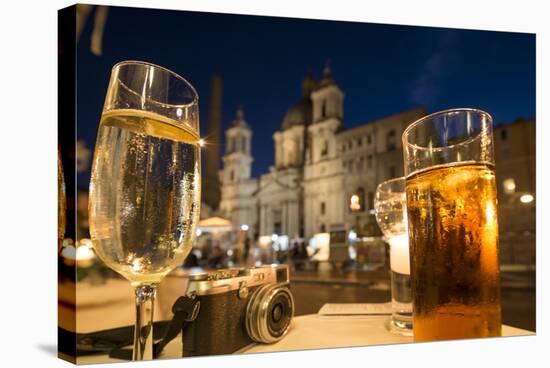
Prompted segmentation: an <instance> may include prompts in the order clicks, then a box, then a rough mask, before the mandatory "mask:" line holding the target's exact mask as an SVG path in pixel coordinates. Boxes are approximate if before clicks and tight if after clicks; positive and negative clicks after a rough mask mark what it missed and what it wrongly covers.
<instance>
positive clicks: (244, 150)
mask: <svg viewBox="0 0 550 368" xmlns="http://www.w3.org/2000/svg"><path fill="white" fill-rule="evenodd" d="M246 148H247V147H246V137H241V152H243V153H248V152H247V149H246Z"/></svg>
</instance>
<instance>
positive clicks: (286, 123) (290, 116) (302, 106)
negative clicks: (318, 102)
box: [281, 97, 313, 130]
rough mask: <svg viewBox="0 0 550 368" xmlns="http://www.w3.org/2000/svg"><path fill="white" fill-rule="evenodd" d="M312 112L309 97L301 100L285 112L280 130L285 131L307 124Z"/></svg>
mask: <svg viewBox="0 0 550 368" xmlns="http://www.w3.org/2000/svg"><path fill="white" fill-rule="evenodd" d="M312 110H313V105H312V103H311V99H310V98H309V97H304V98H302V99H301V100H300V101H299V102H298V103H297V104H295V105H294V106H292V107H291V108H290V109H289V110H288V111H287V112H286V114H285V117H284V119H283V124H282V125H281V129H282V130H287V129H289V128H291V127H293V126H297V125H307V124H309V122H310V121H311V118H312Z"/></svg>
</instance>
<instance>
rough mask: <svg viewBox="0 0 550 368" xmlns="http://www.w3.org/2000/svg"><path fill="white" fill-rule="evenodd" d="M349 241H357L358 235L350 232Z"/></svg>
mask: <svg viewBox="0 0 550 368" xmlns="http://www.w3.org/2000/svg"><path fill="white" fill-rule="evenodd" d="M348 239H349V240H352V241H353V240H355V239H357V233H356V232H355V231H353V230H350V231H349V234H348Z"/></svg>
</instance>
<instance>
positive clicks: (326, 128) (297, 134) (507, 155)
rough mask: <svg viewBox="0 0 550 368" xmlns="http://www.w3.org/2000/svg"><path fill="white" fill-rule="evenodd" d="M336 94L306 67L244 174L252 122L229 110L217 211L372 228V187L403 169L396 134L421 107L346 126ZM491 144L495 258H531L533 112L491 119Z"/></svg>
mask: <svg viewBox="0 0 550 368" xmlns="http://www.w3.org/2000/svg"><path fill="white" fill-rule="evenodd" d="M351 98H353V97H351ZM343 101H344V92H343V91H342V90H341V89H340V87H339V86H338V84H337V82H336V81H335V79H334V77H333V75H332V72H331V70H330V68H329V67H328V66H327V67H325V70H324V72H323V77H322V79H321V80H320V81H316V80H315V79H314V77H313V75H312V74H311V73H309V74H308V75H307V76H306V78H305V79H304V80H303V82H302V95H301V97H300V99H299V100H298V101H297V102H296V104H294V105H293V106H292V107H290V109H289V110H288V111H287V113H286V114H285V116H284V118H283V120H282V123H281V127H280V129H279V130H278V131H276V132H275V133H274V134H273V141H274V146H275V152H274V153H275V154H274V157H275V162H274V165H273V166H271V167H270V170H269V172H268V173H265V174H263V175H261V176H260V177H259V178H252V177H251V165H252V162H253V157H252V156H251V154H250V152H251V150H250V148H251V137H252V131H251V129H250V127H249V126H248V124H247V123H246V122H245V121H244V117H243V113H242V110H239V111H238V112H237V117H236V119H235V121H234V122H233V124H232V125H231V127H230V128H229V129H228V130H227V131H226V153H225V155H224V156H223V169H222V170H221V171H220V181H221V183H222V192H221V198H222V199H221V204H220V211H221V214H222V215H223V216H224V217H226V218H228V219H230V220H231V221H232V223H233V225H234V227H235V228H236V229H238V228H241V229H242V226H243V225H245V228H246V229H247V232H248V235H249V236H250V237H258V236H272V235H273V234H277V235H278V236H280V235H286V236H288V237H289V238H290V239H292V238H295V237H303V238H306V239H309V238H311V237H313V235H315V234H316V233H322V232H328V231H331V230H338V229H345V230H347V231H349V230H351V229H353V230H355V231H356V232H357V233H358V234H360V235H367V236H368V235H380V232H379V229H378V226H377V224H376V221H375V217H374V210H373V202H374V195H375V191H376V187H377V185H378V184H379V183H381V182H383V181H385V180H388V179H391V178H396V177H399V176H403V149H402V140H401V136H402V134H403V131H404V130H405V128H406V127H407V126H408V125H409V124H410V123H412V122H413V121H415V120H417V119H418V118H420V117H422V116H425V115H426V114H427V112H426V111H425V110H424V109H423V108H415V109H411V110H408V111H404V112H400V113H396V114H394V115H391V116H387V117H384V118H381V119H377V120H373V121H368V122H366V123H364V124H360V125H355V126H353V127H351V128H346V127H345V126H344V118H343V117H344V111H343ZM494 144H495V161H496V180H497V190H498V203H499V222H500V246H501V262H502V263H505V264H517V263H521V264H528V265H530V264H534V261H535V234H536V228H535V193H536V190H535V189H536V188H535V120H534V119H531V120H525V119H520V120H517V121H515V122H513V123H511V124H502V125H499V126H496V127H495V129H494Z"/></svg>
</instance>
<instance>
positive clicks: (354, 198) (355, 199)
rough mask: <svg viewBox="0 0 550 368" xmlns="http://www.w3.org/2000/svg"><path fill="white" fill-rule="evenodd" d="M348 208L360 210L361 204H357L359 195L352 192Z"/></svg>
mask: <svg viewBox="0 0 550 368" xmlns="http://www.w3.org/2000/svg"><path fill="white" fill-rule="evenodd" d="M349 208H351V209H352V210H360V209H361V205H360V204H359V196H358V195H357V194H354V195H352V196H351V198H350V203H349Z"/></svg>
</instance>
